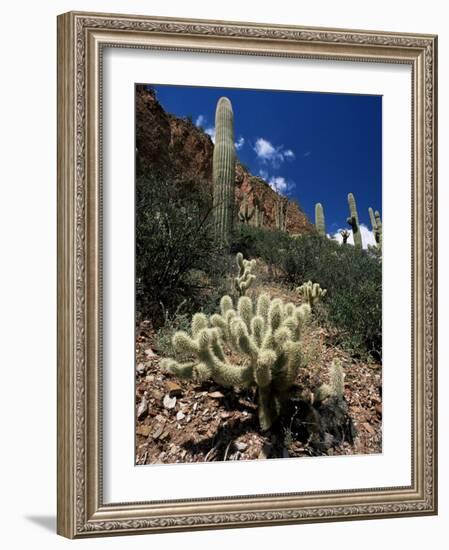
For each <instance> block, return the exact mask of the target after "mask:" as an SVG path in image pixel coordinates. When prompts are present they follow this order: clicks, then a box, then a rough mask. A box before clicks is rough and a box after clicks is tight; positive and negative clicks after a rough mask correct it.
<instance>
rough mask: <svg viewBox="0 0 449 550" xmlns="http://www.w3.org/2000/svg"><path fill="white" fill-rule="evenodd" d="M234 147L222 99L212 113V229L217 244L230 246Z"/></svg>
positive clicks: (228, 114) (228, 108)
mask: <svg viewBox="0 0 449 550" xmlns="http://www.w3.org/2000/svg"><path fill="white" fill-rule="evenodd" d="M234 181H235V145H234V115H233V112H232V105H231V102H230V101H229V99H228V98H227V97H221V98H220V99H219V100H218V103H217V109H216V112H215V146H214V155H213V206H214V229H215V237H216V239H217V241H218V242H219V243H220V244H221V245H223V246H227V245H229V241H230V237H231V233H232V226H233V216H234V214H233V211H234Z"/></svg>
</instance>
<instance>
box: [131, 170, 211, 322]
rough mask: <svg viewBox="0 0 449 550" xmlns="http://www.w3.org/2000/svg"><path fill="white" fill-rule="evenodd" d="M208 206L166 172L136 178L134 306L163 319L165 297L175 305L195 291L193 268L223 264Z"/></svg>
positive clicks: (141, 313) (170, 305) (168, 304)
mask: <svg viewBox="0 0 449 550" xmlns="http://www.w3.org/2000/svg"><path fill="white" fill-rule="evenodd" d="M219 256H220V255H219V253H218V251H217V250H216V248H215V244H214V241H213V238H212V231H211V227H210V212H209V211H207V209H205V207H204V205H202V204H200V203H199V202H198V198H197V197H195V196H190V195H189V196H185V194H183V193H182V192H180V190H179V186H178V185H175V184H173V182H171V181H165V180H163V179H162V178H151V179H150V178H138V179H137V181H136V291H137V292H136V309H137V316H138V318H142V317H144V316H152V317H153V321H154V323H155V324H156V326H157V325H158V324H160V323H161V322H163V315H162V308H161V303H162V304H163V305H164V306H165V308H167V309H169V310H173V309H176V308H177V307H178V305H179V304H180V303H181V302H182V301H183V300H186V299H187V301H189V299H191V298H192V296H193V295H194V294H195V288H194V285H192V283H191V281H189V274H190V273H191V272H192V270H195V269H200V270H206V271H207V270H208V268H209V266H213V268H212V269H213V270H215V271H216V269H217V268H216V265H218V264H220V261H219Z"/></svg>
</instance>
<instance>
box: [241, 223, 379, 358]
mask: <svg viewBox="0 0 449 550" xmlns="http://www.w3.org/2000/svg"><path fill="white" fill-rule="evenodd" d="M233 251H235V252H237V251H239V252H242V253H243V254H244V256H245V257H246V258H255V257H259V258H262V259H263V260H264V261H265V262H267V264H268V265H270V266H275V267H276V268H277V270H276V273H277V274H278V275H279V276H280V277H282V279H283V281H284V282H285V283H286V284H288V285H289V286H290V287H297V286H299V285H301V284H302V283H304V281H309V280H311V281H313V282H317V283H319V284H320V286H321V287H322V288H326V289H327V296H326V298H325V299H324V300H323V304H320V307H319V308H318V309H319V310H318V311H317V312H316V313H317V315H316V317H317V319H319V320H320V322H327V323H329V324H330V325H332V326H333V327H335V329H336V340H337V343H338V344H340V345H342V346H344V347H346V348H348V349H350V350H351V351H352V352H353V353H354V354H359V355H365V354H367V353H370V354H371V355H372V356H374V357H375V358H380V357H381V349H382V267H381V263H380V259H379V257H378V255H377V254H376V253H375V252H373V251H367V250H360V249H357V248H355V247H354V246H351V245H340V244H338V243H337V242H336V241H333V240H330V239H327V238H323V237H321V236H320V235H316V234H310V235H301V236H298V237H290V236H289V235H288V234H287V233H284V232H281V231H270V230H268V229H259V228H255V227H251V226H247V225H242V226H240V227H239V230H238V231H237V232H236V235H235V238H234V243H233Z"/></svg>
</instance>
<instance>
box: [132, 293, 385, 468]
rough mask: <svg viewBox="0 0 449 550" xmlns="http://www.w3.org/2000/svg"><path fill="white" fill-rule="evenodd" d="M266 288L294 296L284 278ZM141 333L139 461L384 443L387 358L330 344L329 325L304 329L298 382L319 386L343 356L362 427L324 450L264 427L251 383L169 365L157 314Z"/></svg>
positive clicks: (357, 449) (348, 393) (348, 449)
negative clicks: (228, 382)
mask: <svg viewBox="0 0 449 550" xmlns="http://www.w3.org/2000/svg"><path fill="white" fill-rule="evenodd" d="M260 290H261V288H260V287H259V288H258V289H257V291H258V292H259V291H260ZM263 290H264V291H267V292H268V293H269V294H271V296H272V297H274V296H279V297H282V298H283V299H288V300H291V299H292V298H293V299H295V296H293V295H291V293H289V292H288V291H286V290H285V289H283V288H282V287H281V286H280V285H279V286H277V285H273V284H270V285H267V284H265V285H264V288H263ZM296 301H297V296H296ZM136 333H137V338H136V366H137V368H136V386H135V387H136V464H154V463H182V462H206V461H224V460H250V459H257V458H263V459H265V458H280V457H283V458H287V457H305V456H317V454H327V455H353V454H373V453H380V452H381V451H382V398H381V395H382V367H381V364H379V363H375V362H361V361H358V360H354V359H352V358H351V356H350V355H349V354H348V353H346V352H344V351H342V350H341V349H339V348H335V347H333V346H330V345H329V344H327V343H326V341H327V340H328V339H327V338H326V336H327V334H326V332H325V330H324V329H322V328H319V327H316V326H315V327H311V328H310V329H309V331H308V332H307V333H306V334H305V335H304V347H305V353H306V357H307V365H308V366H307V367H306V368H304V369H302V371H301V372H300V374H299V375H298V379H297V384H298V386H299V387H301V388H309V389H310V390H312V391H313V390H314V389H315V388H317V387H318V386H320V385H321V384H322V383H324V382H327V381H328V367H329V365H330V364H331V362H332V360H333V359H334V358H339V359H340V360H341V362H342V365H343V368H344V372H345V400H346V403H347V407H348V413H349V416H350V418H351V420H352V422H353V425H354V427H355V429H356V434H357V435H356V437H355V439H354V441H353V442H352V443H351V442H350V441H343V443H342V444H340V445H338V446H337V447H334V446H333V447H331V448H329V449H327V450H326V451H324V452H317V450H316V448H314V447H313V446H312V445H309V444H308V442H307V441H306V442H299V441H295V440H294V439H293V440H292V438H291V437H290V438H289V437H288V434H287V432H285V431H283V430H280V431H279V430H278V431H277V433H272V432H270V431H268V432H261V430H260V428H259V425H258V418H257V408H256V405H255V403H254V394H253V392H252V391H248V390H236V389H233V388H223V387H219V386H217V385H216V384H214V383H213V382H212V381H211V382H206V383H203V384H202V385H197V384H195V383H193V382H190V381H185V380H179V379H177V378H175V377H174V376H173V375H171V374H169V373H165V372H163V371H162V369H161V368H160V360H161V357H160V356H159V355H158V350H157V347H156V339H155V333H154V330H153V328H152V326H151V323H150V321H143V322H141V323H140V324H139V326H138V327H137V331H136Z"/></svg>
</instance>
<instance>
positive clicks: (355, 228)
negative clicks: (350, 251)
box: [347, 193, 363, 248]
mask: <svg viewBox="0 0 449 550" xmlns="http://www.w3.org/2000/svg"><path fill="white" fill-rule="evenodd" d="M348 203H349V211H350V214H351V215H350V216H349V218H348V219H347V222H348V224H349V225H350V226H351V228H352V235H353V237H354V246H355V247H356V248H363V243H362V234H361V233H360V225H359V215H358V214H357V205H356V203H355V198H354V195H353V194H352V193H349V195H348Z"/></svg>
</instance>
